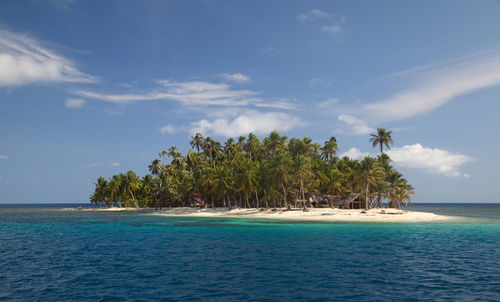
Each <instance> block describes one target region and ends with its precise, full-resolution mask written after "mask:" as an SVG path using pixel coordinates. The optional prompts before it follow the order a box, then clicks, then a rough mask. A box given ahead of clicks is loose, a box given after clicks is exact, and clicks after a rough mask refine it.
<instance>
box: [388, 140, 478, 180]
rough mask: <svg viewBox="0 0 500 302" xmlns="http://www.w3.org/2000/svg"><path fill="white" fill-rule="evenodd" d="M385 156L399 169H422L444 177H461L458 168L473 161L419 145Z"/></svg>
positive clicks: (390, 152)
mask: <svg viewBox="0 0 500 302" xmlns="http://www.w3.org/2000/svg"><path fill="white" fill-rule="evenodd" d="M387 155H389V156H390V157H391V159H392V160H393V161H394V162H395V163H396V164H397V165H398V166H400V167H404V168H416V169H424V170H425V171H427V172H429V173H435V174H443V175H446V176H463V177H466V178H468V177H469V175H468V174H464V173H461V172H460V171H459V169H460V167H461V166H462V165H463V164H465V163H468V162H471V161H473V160H474V159H473V158H472V157H470V156H467V155H464V154H460V153H452V152H449V151H446V150H442V149H432V148H427V147H424V146H422V145H420V144H414V145H406V146H403V147H400V148H393V149H391V150H389V151H387Z"/></svg>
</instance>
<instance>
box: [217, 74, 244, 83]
mask: <svg viewBox="0 0 500 302" xmlns="http://www.w3.org/2000/svg"><path fill="white" fill-rule="evenodd" d="M220 76H221V77H222V78H223V79H224V80H226V81H231V82H236V83H245V82H250V77H249V76H247V75H244V74H241V73H221V74H220Z"/></svg>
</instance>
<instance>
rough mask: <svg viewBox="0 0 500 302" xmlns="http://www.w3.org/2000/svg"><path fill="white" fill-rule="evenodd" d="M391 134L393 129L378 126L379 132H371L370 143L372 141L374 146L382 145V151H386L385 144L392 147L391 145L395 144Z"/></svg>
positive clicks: (388, 147)
mask: <svg viewBox="0 0 500 302" xmlns="http://www.w3.org/2000/svg"><path fill="white" fill-rule="evenodd" d="M391 135H392V131H389V130H387V129H385V128H378V129H377V134H370V136H371V138H370V143H372V146H373V148H375V147H377V145H378V146H379V147H380V153H384V146H386V147H387V149H390V148H391V145H392V144H394V141H393V140H392V137H391Z"/></svg>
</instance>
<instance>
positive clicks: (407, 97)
mask: <svg viewBox="0 0 500 302" xmlns="http://www.w3.org/2000/svg"><path fill="white" fill-rule="evenodd" d="M399 74H400V75H402V76H408V75H409V76H411V78H412V79H413V80H412V82H413V84H412V86H413V87H411V88H408V89H406V90H403V91H400V92H398V93H396V94H394V95H392V96H390V97H388V98H387V99H384V100H381V101H379V102H376V103H372V104H368V105H365V106H362V108H361V109H363V110H364V111H365V112H367V113H369V115H370V116H375V117H376V118H377V119H379V120H383V121H392V120H399V119H404V118H408V117H411V116H414V115H417V114H422V113H426V112H429V111H431V110H434V109H436V108H438V107H440V106H442V105H444V104H446V103H448V102H449V101H451V100H452V99H454V98H456V97H457V96H460V95H464V94H466V93H469V92H472V91H475V90H479V89H482V88H486V87H491V86H496V85H499V84H500V55H475V56H472V57H466V58H464V59H461V60H453V61H449V62H445V63H443V64H434V65H429V66H424V67H423V68H414V69H413V70H412V71H409V72H401V73H399ZM392 77H394V76H392Z"/></svg>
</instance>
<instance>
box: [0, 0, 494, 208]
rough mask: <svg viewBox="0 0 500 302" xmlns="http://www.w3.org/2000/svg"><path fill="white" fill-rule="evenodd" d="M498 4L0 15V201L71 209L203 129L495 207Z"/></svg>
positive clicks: (32, 8) (255, 4)
mask: <svg viewBox="0 0 500 302" xmlns="http://www.w3.org/2000/svg"><path fill="white" fill-rule="evenodd" d="M499 97H500V1H493V0H492V1H488V0H484V1H472V0H471V1H455V0H452V1H446V0H440V1H434V0H432V1H430V0H429V1H425V0H424V1H382V0H381V1H257V0H256V1H223V0H221V1H212V0H205V1H202V0H200V1H196V0H193V1H153V0H146V1H113V0H110V1H81V0H26V1H21V0H5V1H1V2H0V203H39V202H40V203H41V202H50V203H73V202H75V203H76V202H78V203H85V202H88V200H89V195H90V194H91V193H92V191H93V187H94V185H93V182H94V181H95V180H96V178H97V177H99V176H105V177H110V176H112V175H113V174H116V173H121V172H126V171H128V170H134V171H137V172H138V173H139V174H141V175H144V174H146V173H147V166H148V165H149V163H150V162H151V161H152V160H153V159H155V158H157V155H158V153H159V152H160V151H162V150H166V149H168V148H169V147H170V146H177V147H179V148H180V149H181V150H183V151H187V150H188V148H189V145H188V142H189V140H190V139H189V138H190V136H191V135H192V134H193V133H195V132H201V133H203V134H204V135H206V136H208V135H209V136H212V137H214V138H216V139H218V140H221V141H225V140H226V139H227V138H228V137H238V136H240V135H246V134H248V133H249V132H254V133H256V134H257V135H258V136H259V137H261V138H262V137H264V136H266V135H267V134H268V133H269V132H271V131H273V130H278V131H280V132H281V133H283V134H285V135H287V136H288V137H304V136H308V137H310V138H312V139H313V141H315V142H318V143H323V142H324V141H326V140H328V139H329V138H330V137H331V136H335V137H336V138H337V140H338V143H339V148H340V150H339V155H342V156H344V155H346V156H350V157H352V158H362V157H363V156H365V155H376V154H377V149H374V148H372V146H371V144H370V143H369V138H370V137H369V134H370V133H373V132H374V131H375V130H376V128H378V127H384V128H387V129H390V130H392V131H393V139H394V145H393V147H392V148H391V150H390V151H388V154H389V155H390V156H391V158H392V159H393V161H394V162H393V165H394V166H395V167H397V168H398V169H399V170H400V171H401V172H402V173H403V174H404V175H405V176H406V178H407V179H408V180H409V182H410V183H411V184H412V185H413V186H414V187H415V189H416V194H415V196H414V198H413V201H414V202H500V200H498V197H497V196H498V194H497V193H496V192H495V191H494V190H493V189H494V188H495V187H496V186H497V185H498V184H499V181H500V176H499V172H498V171H500V160H499V159H498V154H500V152H499V151H500V135H499V132H500V122H499V121H498V115H499V113H500V102H499Z"/></svg>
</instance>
